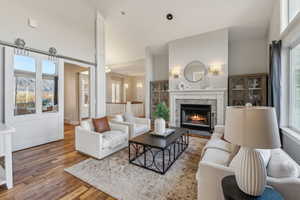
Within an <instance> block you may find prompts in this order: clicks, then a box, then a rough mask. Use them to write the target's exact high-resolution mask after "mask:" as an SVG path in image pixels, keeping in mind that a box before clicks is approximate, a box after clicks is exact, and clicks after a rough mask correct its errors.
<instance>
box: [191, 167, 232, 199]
mask: <svg viewBox="0 0 300 200" xmlns="http://www.w3.org/2000/svg"><path fill="white" fill-rule="evenodd" d="M233 174H234V171H233V169H232V168H230V167H227V166H223V165H219V164H215V163H211V162H206V161H201V162H200V163H199V168H198V172H197V175H196V177H197V181H198V200H223V199H224V197H223V190H222V184H221V182H222V179H223V178H224V177H226V176H230V175H233Z"/></svg>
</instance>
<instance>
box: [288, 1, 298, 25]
mask: <svg viewBox="0 0 300 200" xmlns="http://www.w3.org/2000/svg"><path fill="white" fill-rule="evenodd" d="M299 11H300V0H288V18H289V22H291V21H292V20H293V19H294V17H296V15H297V14H298V12H299Z"/></svg>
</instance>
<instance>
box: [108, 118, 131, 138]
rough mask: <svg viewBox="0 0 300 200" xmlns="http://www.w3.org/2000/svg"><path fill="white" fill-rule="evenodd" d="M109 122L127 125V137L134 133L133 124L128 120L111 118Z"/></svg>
mask: <svg viewBox="0 0 300 200" xmlns="http://www.w3.org/2000/svg"><path fill="white" fill-rule="evenodd" d="M110 124H119V125H125V126H127V127H128V135H129V138H131V137H132V135H134V130H135V124H131V123H129V122H119V121H115V120H111V121H110Z"/></svg>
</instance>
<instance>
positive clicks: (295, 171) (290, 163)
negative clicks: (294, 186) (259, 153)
mask: <svg viewBox="0 0 300 200" xmlns="http://www.w3.org/2000/svg"><path fill="white" fill-rule="evenodd" d="M267 173H268V176H271V177H274V178H288V177H295V178H297V177H299V175H300V169H299V165H298V164H297V163H296V162H295V161H294V160H293V159H292V158H291V157H290V156H289V155H288V154H287V153H285V152H284V151H283V150H282V149H274V150H272V153H271V159H270V161H269V165H268V168H267Z"/></svg>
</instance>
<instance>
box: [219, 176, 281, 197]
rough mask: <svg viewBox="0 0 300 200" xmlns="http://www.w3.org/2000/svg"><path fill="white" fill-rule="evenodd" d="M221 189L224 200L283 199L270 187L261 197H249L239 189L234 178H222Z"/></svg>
mask: <svg viewBox="0 0 300 200" xmlns="http://www.w3.org/2000/svg"><path fill="white" fill-rule="evenodd" d="M222 189H223V195H224V198H225V200H283V197H282V196H281V195H280V194H279V193H278V192H277V191H276V190H275V189H273V188H271V187H266V189H265V191H264V193H263V194H262V195H261V196H258V197H255V196H250V195H248V194H246V193H244V192H243V191H241V190H240V189H239V187H238V185H237V182H236V180H235V176H226V177H225V178H223V179H222Z"/></svg>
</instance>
